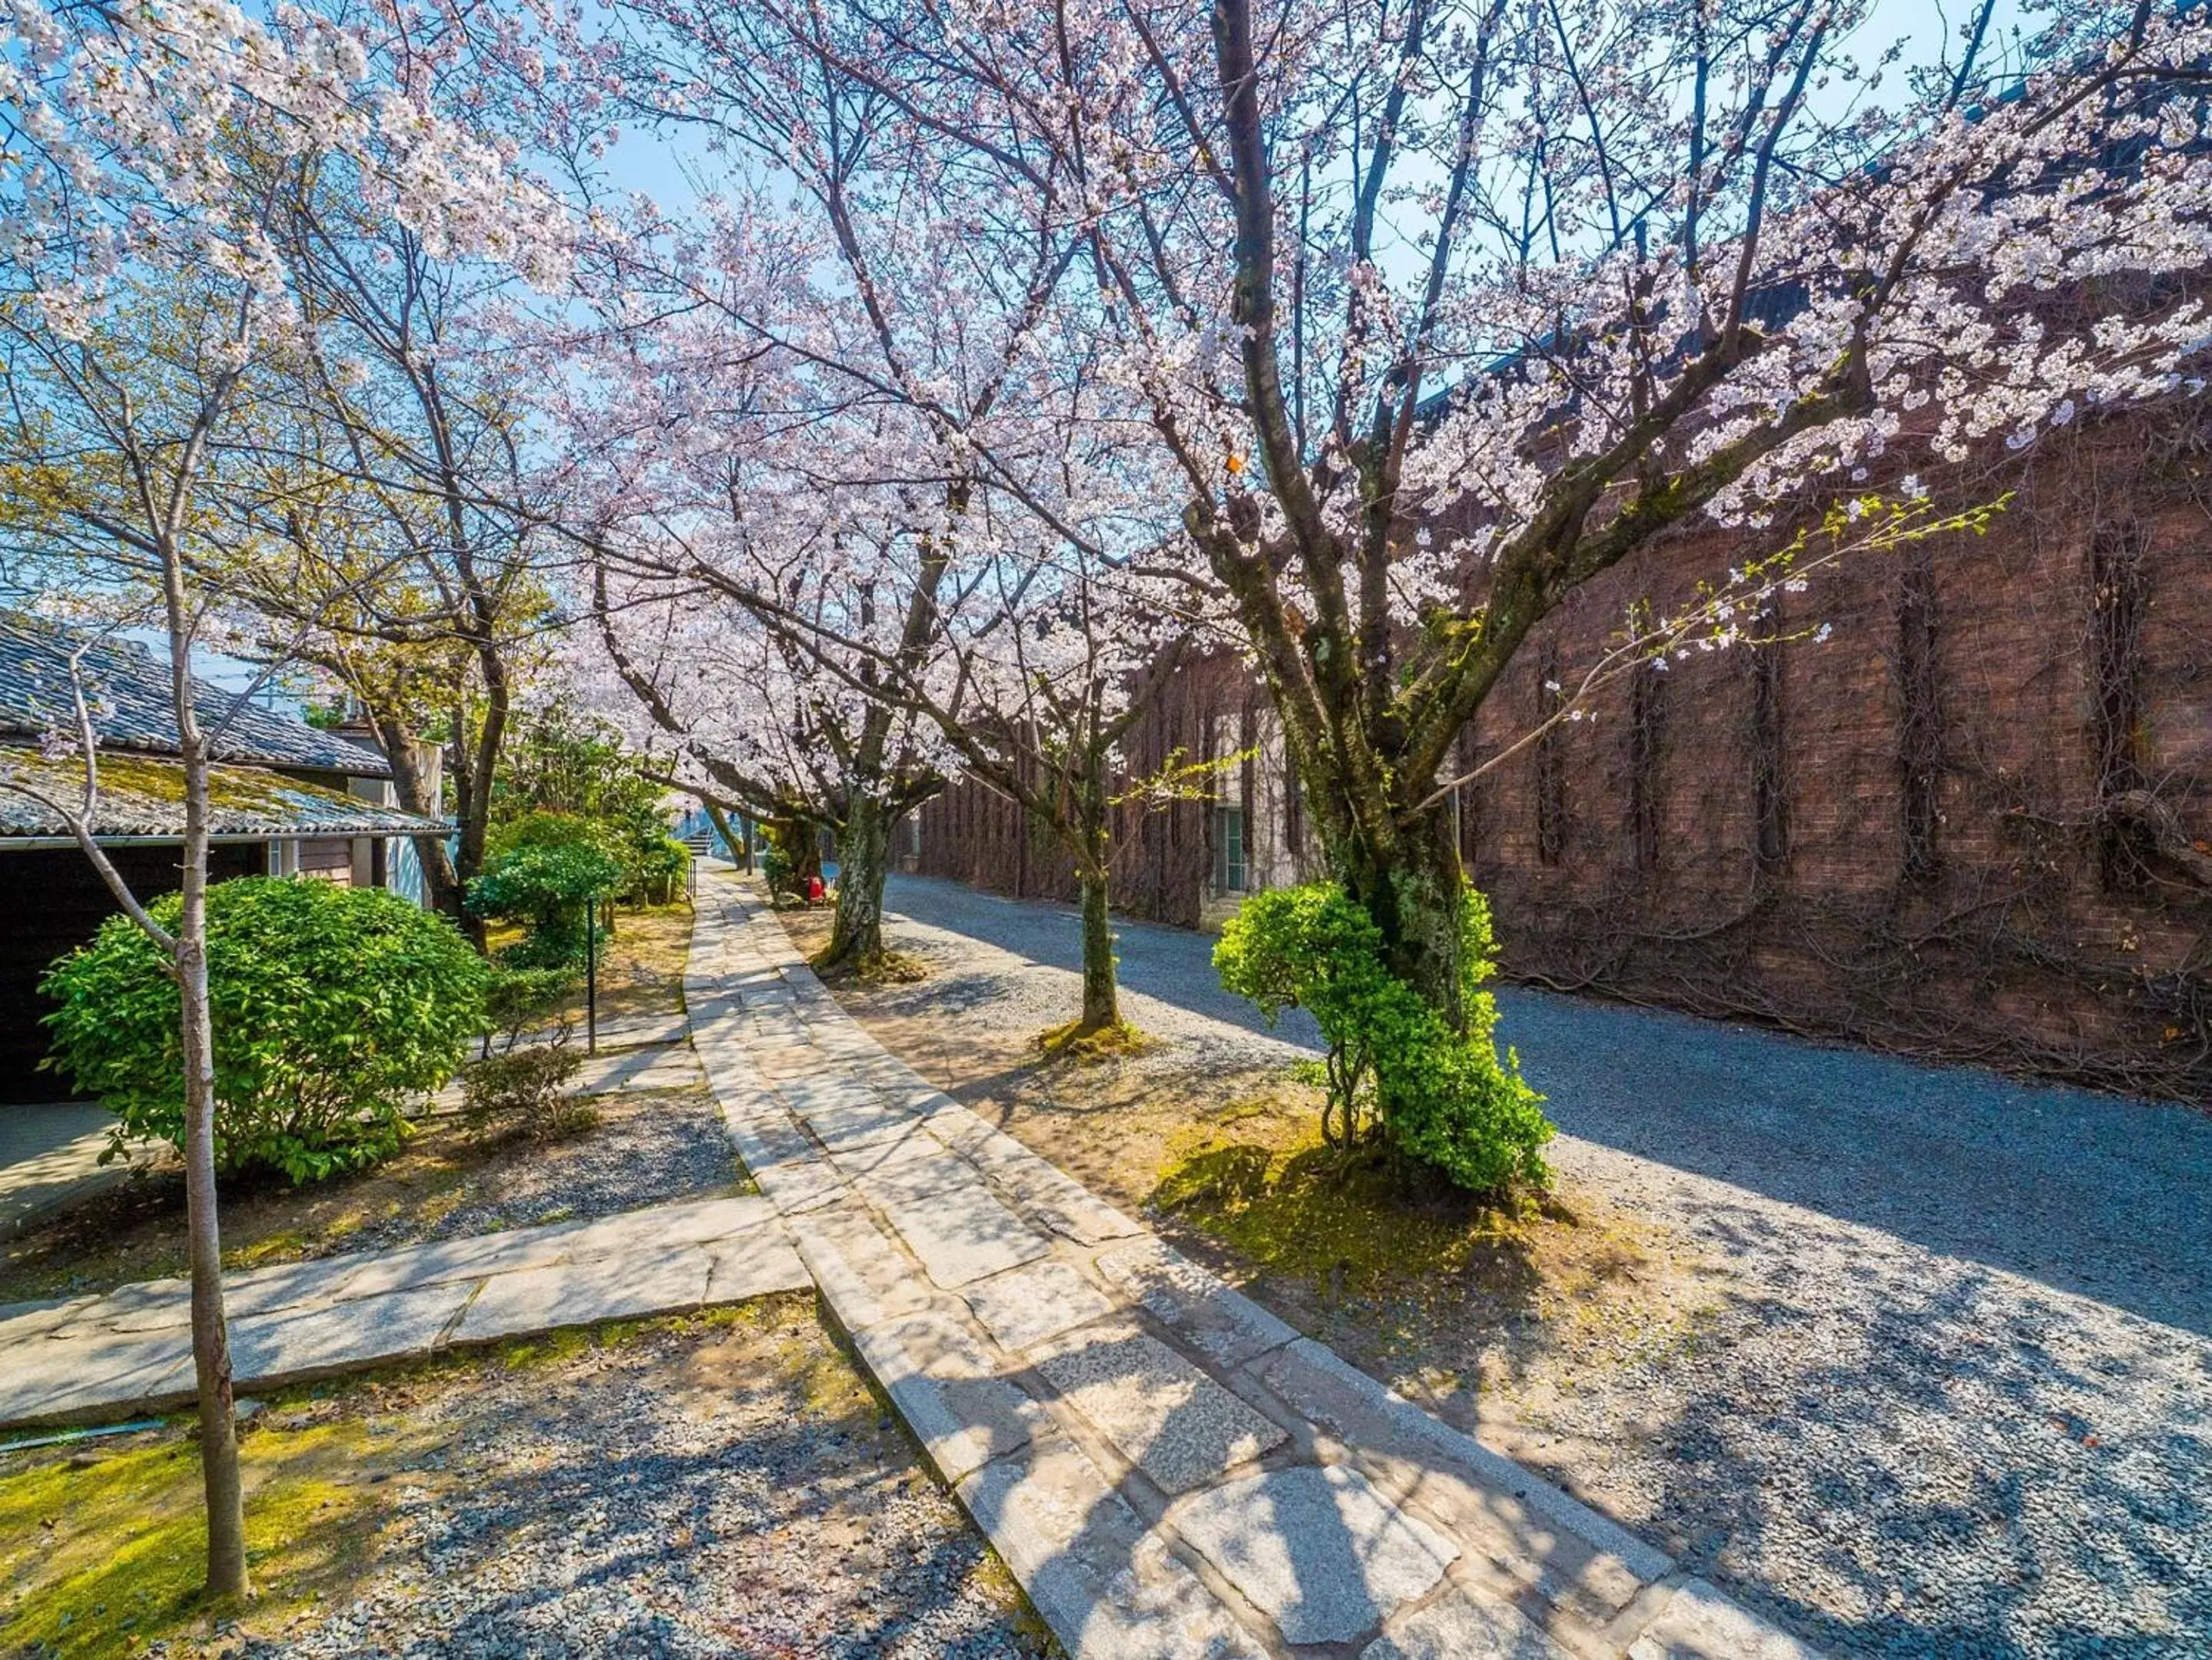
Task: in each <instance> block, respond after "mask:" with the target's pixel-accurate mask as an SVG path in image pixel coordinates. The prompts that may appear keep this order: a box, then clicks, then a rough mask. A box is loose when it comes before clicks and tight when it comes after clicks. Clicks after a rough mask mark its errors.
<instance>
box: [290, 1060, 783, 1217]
mask: <svg viewBox="0 0 2212 1660" xmlns="http://www.w3.org/2000/svg"><path fill="white" fill-rule="evenodd" d="M670 1052H673V1053H677V1054H680V1055H682V1056H683V1057H685V1058H687V1059H688V1058H689V1057H690V1050H689V1049H688V1048H687V1049H682V1050H678V1051H670ZM590 1100H591V1103H592V1108H593V1109H594V1110H595V1111H596V1112H598V1113H599V1123H598V1124H594V1125H593V1126H592V1128H591V1129H590V1130H587V1131H586V1132H585V1133H584V1134H583V1135H581V1136H577V1137H575V1138H574V1140H571V1141H566V1142H553V1143H552V1144H550V1145H549V1146H545V1147H527V1146H526V1147H524V1148H522V1149H521V1156H519V1157H516V1158H514V1159H512V1160H503V1161H501V1163H500V1164H498V1165H496V1166H493V1167H491V1168H489V1169H487V1170H486V1171H485V1172H483V1174H482V1175H481V1176H479V1177H476V1178H471V1180H470V1181H468V1182H467V1183H466V1184H464V1185H463V1186H462V1187H461V1188H460V1189H459V1190H458V1192H457V1194H456V1195H455V1196H454V1198H455V1201H456V1202H455V1203H453V1204H452V1206H451V1208H450V1209H440V1210H437V1211H436V1212H435V1214H423V1213H421V1212H416V1213H410V1214H405V1215H397V1216H392V1217H387V1218H385V1219H383V1220H381V1221H374V1222H371V1223H369V1224H368V1225H367V1226H366V1227H362V1228H360V1229H358V1230H356V1231H355V1232H353V1233H348V1234H346V1235H344V1236H343V1238H341V1239H336V1240H334V1241H332V1242H331V1250H332V1251H388V1250H390V1249H391V1248H392V1247H393V1246H395V1245H415V1244H418V1243H420V1242H422V1241H425V1240H431V1239H462V1238H465V1237H467V1236H470V1235H473V1234H477V1233H494V1232H496V1231H498V1230H501V1229H504V1228H509V1227H536V1226H537V1225H538V1224H539V1223H541V1222H558V1221H572V1220H578V1219H582V1218H587V1217H592V1216H611V1215H615V1214H616V1213H617V1211H623V1210H635V1209H640V1208H641V1207H642V1206H645V1205H654V1204H672V1203H676V1202H677V1201H678V1200H682V1199H703V1198H708V1197H712V1196H713V1195H715V1194H718V1193H734V1192H737V1191H739V1190H740V1188H739V1182H740V1178H741V1177H742V1175H743V1173H744V1172H741V1171H740V1170H739V1169H738V1166H737V1163H736V1160H734V1159H733V1158H732V1156H731V1154H730V1142H729V1138H728V1136H726V1135H724V1134H723V1131H722V1114H721V1109H720V1107H718V1106H715V1104H714V1097H713V1096H712V1095H710V1094H708V1093H707V1090H706V1087H705V1086H704V1084H703V1083H702V1084H700V1085H697V1086H694V1087H689V1088H676V1089H657V1090H649V1091H647V1090H641V1091H637V1092H635V1093H632V1092H628V1091H616V1092H611V1093H609V1094H592V1096H591V1097H590Z"/></svg>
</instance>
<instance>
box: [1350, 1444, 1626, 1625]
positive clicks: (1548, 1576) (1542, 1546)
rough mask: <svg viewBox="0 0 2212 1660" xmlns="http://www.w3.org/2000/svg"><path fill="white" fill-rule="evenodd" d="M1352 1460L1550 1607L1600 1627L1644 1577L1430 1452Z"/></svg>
mask: <svg viewBox="0 0 2212 1660" xmlns="http://www.w3.org/2000/svg"><path fill="white" fill-rule="evenodd" d="M1349 1451H1350V1457H1351V1461H1352V1464H1353V1465H1354V1466H1355V1467H1356V1468H1357V1469H1358V1470H1359V1471H1360V1473H1361V1474H1362V1475H1365V1476H1366V1477H1367V1478H1368V1479H1369V1480H1370V1481H1373V1482H1374V1483H1375V1485H1376V1488H1377V1489H1378V1490H1379V1491H1381V1492H1382V1493H1383V1496H1384V1497H1386V1498H1389V1499H1393V1500H1395V1502H1398V1503H1400V1504H1403V1505H1406V1506H1407V1507H1408V1508H1409V1509H1411V1510H1413V1511H1414V1512H1416V1513H1418V1514H1419V1516H1420V1517H1421V1518H1422V1519H1423V1520H1425V1521H1427V1522H1430V1523H1432V1524H1435V1525H1436V1526H1437V1527H1439V1528H1441V1529H1442V1530H1443V1531H1444V1532H1446V1533H1449V1535H1451V1536H1452V1537H1453V1538H1455V1539H1456V1540H1458V1541H1459V1542H1460V1543H1461V1544H1462V1546H1464V1547H1465V1548H1466V1550H1467V1553H1468V1556H1469V1558H1470V1559H1471V1560H1474V1561H1476V1562H1479V1563H1480V1564H1481V1565H1482V1571H1483V1572H1484V1574H1485V1577H1486V1578H1488V1579H1490V1580H1492V1581H1495V1582H1497V1583H1498V1584H1500V1585H1501V1586H1504V1587H1506V1588H1508V1594H1511V1593H1510V1588H1512V1587H1519V1588H1521V1589H1523V1590H1532V1591H1534V1593H1535V1594H1536V1595H1537V1596H1540V1597H1541V1598H1542V1599H1543V1600H1544V1601H1546V1602H1549V1603H1551V1604H1553V1606H1554V1607H1557V1608H1560V1609H1567V1610H1570V1611H1571V1612H1572V1613H1575V1614H1577V1615H1580V1616H1581V1617H1582V1618H1583V1619H1585V1620H1587V1621H1589V1623H1590V1624H1591V1625H1593V1626H1597V1627H1604V1626H1608V1625H1610V1624H1612V1623H1613V1620H1614V1619H1615V1618H1616V1617H1617V1616H1618V1615H1620V1612H1621V1610H1622V1609H1626V1607H1627V1606H1628V1605H1629V1603H1630V1602H1633V1601H1634V1600H1635V1599H1636V1597H1637V1596H1638V1593H1640V1592H1641V1591H1642V1590H1644V1581H1643V1580H1641V1579H1639V1578H1637V1577H1636V1575H1635V1574H1634V1573H1633V1572H1631V1571H1630V1569H1629V1567H1628V1565H1627V1564H1626V1563H1625V1562H1623V1561H1622V1560H1620V1558H1619V1557H1618V1556H1616V1555H1614V1554H1613V1553H1612V1552H1611V1551H1607V1550H1600V1549H1599V1548H1597V1547H1595V1545H1593V1544H1591V1543H1590V1542H1589V1541H1588V1540H1586V1539H1584V1538H1583V1537H1582V1536H1580V1535H1579V1534H1576V1533H1572V1532H1570V1531H1569V1530H1567V1529H1565V1528H1563V1527H1559V1526H1558V1525H1557V1524H1553V1523H1549V1522H1547V1521H1546V1520H1545V1519H1544V1518H1542V1517H1541V1516H1540V1515H1538V1514H1537V1513H1535V1512H1533V1511H1531V1510H1530V1509H1529V1508H1528V1506H1527V1505H1526V1504H1525V1503H1523V1502H1522V1500H1521V1499H1516V1498H1514V1497H1513V1496H1512V1495H1511V1494H1510V1493H1500V1492H1498V1490H1497V1489H1496V1488H1494V1487H1481V1486H1478V1485H1476V1484H1475V1483H1474V1482H1473V1481H1468V1480H1465V1479H1463V1478H1462V1475H1460V1474H1459V1473H1457V1471H1456V1470H1455V1469H1454V1468H1453V1467H1452V1466H1450V1465H1449V1464H1447V1463H1444V1462H1443V1460H1441V1459H1437V1458H1433V1457H1431V1458H1406V1457H1395V1456H1393V1455H1391V1454H1389V1453H1386V1452H1383V1451H1377V1450H1376V1448H1374V1447H1371V1446H1356V1447H1352V1448H1351V1449H1350V1450H1349Z"/></svg>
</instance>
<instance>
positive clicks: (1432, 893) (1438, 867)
mask: <svg viewBox="0 0 2212 1660" xmlns="http://www.w3.org/2000/svg"><path fill="white" fill-rule="evenodd" d="M1328 860H1329V865H1330V868H1331V869H1332V870H1333V871H1334V874H1335V875H1336V877H1337V879H1338V880H1339V881H1341V882H1342V883H1343V884H1344V888H1345V891H1346V893H1348V894H1351V895H1352V898H1353V899H1355V900H1358V902H1359V905H1360V906H1361V908H1362V909H1364V911H1365V912H1367V914H1368V915H1369V916H1370V917H1371V918H1374V921H1375V925H1376V927H1377V928H1379V929H1381V930H1382V931H1383V960H1384V963H1385V965H1386V966H1388V967H1389V970H1390V972H1391V973H1392V974H1393V975H1394V976H1395V977H1396V978H1399V979H1401V980H1404V981H1405V982H1406V983H1407V984H1409V985H1411V986H1412V987H1413V989H1414V991H1418V992H1419V994H1420V996H1421V998H1422V1000H1423V1001H1424V1002H1425V1003H1428V1004H1429V1005H1430V1006H1431V1008H1433V1009H1436V1010H1437V1012H1438V1013H1440V1014H1441V1015H1443V1017H1444V1018H1445V1020H1447V1021H1449V1022H1450V1024H1451V1026H1452V1027H1453V1029H1454V1030H1455V1031H1464V1030H1465V1029H1466V1025H1467V1008H1466V989H1467V988H1466V979H1465V965H1464V964H1463V963H1462V960H1461V959H1462V954H1463V952H1462V942H1461V928H1462V923H1463V920H1464V907H1465V905H1466V876H1465V874H1464V873H1463V871H1462V869H1461V867H1460V861H1459V844H1458V840H1457V839H1456V838H1455V836H1454V835H1453V833H1452V824H1451V813H1450V810H1449V805H1448V804H1439V805H1437V806H1435V807H1431V808H1429V809H1425V810H1424V811H1422V812H1419V813H1418V814H1413V815H1406V816H1393V817H1391V818H1389V819H1387V820H1385V821H1383V822H1381V823H1378V824H1373V825H1363V826H1361V827H1358V829H1356V830H1354V831H1353V832H1352V833H1350V834H1349V835H1347V836H1346V837H1344V838H1343V839H1342V840H1341V841H1340V842H1339V843H1338V844H1337V845H1333V846H1331V847H1330V848H1329V849H1328Z"/></svg>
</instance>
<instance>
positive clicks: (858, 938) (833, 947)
mask: <svg viewBox="0 0 2212 1660" xmlns="http://www.w3.org/2000/svg"><path fill="white" fill-rule="evenodd" d="M890 845H891V824H890V814H889V813H888V812H887V811H885V810H884V803H883V801H882V800H881V798H880V797H877V796H875V795H874V794H872V793H866V792H858V791H856V792H855V793H854V795H853V797H851V799H850V800H849V801H848V803H847V805H846V809H845V820H844V822H843V823H842V825H840V826H839V827H838V829H837V915H836V920H835V921H834V922H833V923H832V924H830V929H829V950H828V951H827V952H826V953H825V954H823V959H822V963H821V966H823V967H824V968H827V967H829V966H833V965H836V964H840V963H849V962H856V961H858V960H860V959H862V958H866V957H872V956H876V955H878V954H880V953H881V952H882V950H883V948H884V875H885V874H886V872H887V871H888V869H889V868H890Z"/></svg>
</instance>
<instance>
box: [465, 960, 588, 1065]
mask: <svg viewBox="0 0 2212 1660" xmlns="http://www.w3.org/2000/svg"><path fill="white" fill-rule="evenodd" d="M583 978H584V976H583V972H582V970H581V969H580V968H579V967H578V966H576V965H575V964H574V963H560V964H556V966H553V967H550V968H517V967H515V966H513V965H512V964H509V963H504V962H501V963H495V964H494V965H493V966H492V971H491V983H490V984H489V985H488V986H487V987H486V988H485V991H484V1022H485V1034H486V1035H485V1039H484V1041H485V1045H486V1049H487V1052H489V1045H490V1042H491V1039H493V1038H495V1037H496V1038H499V1039H502V1040H503V1041H502V1044H501V1047H502V1048H505V1049H513V1047H514V1045H515V1040H516V1039H519V1038H520V1037H521V1035H522V1034H523V1033H526V1032H527V1031H530V1030H531V1029H532V1027H538V1026H543V1025H544V1024H545V1023H546V1022H547V1021H550V1020H551V1019H552V1018H553V1017H554V1015H556V1014H558V1013H559V1012H560V1010H561V1007H562V1004H563V1003H567V1002H568V999H569V998H570V997H574V995H575V992H576V988H577V987H578V986H580V985H581V984H583Z"/></svg>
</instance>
